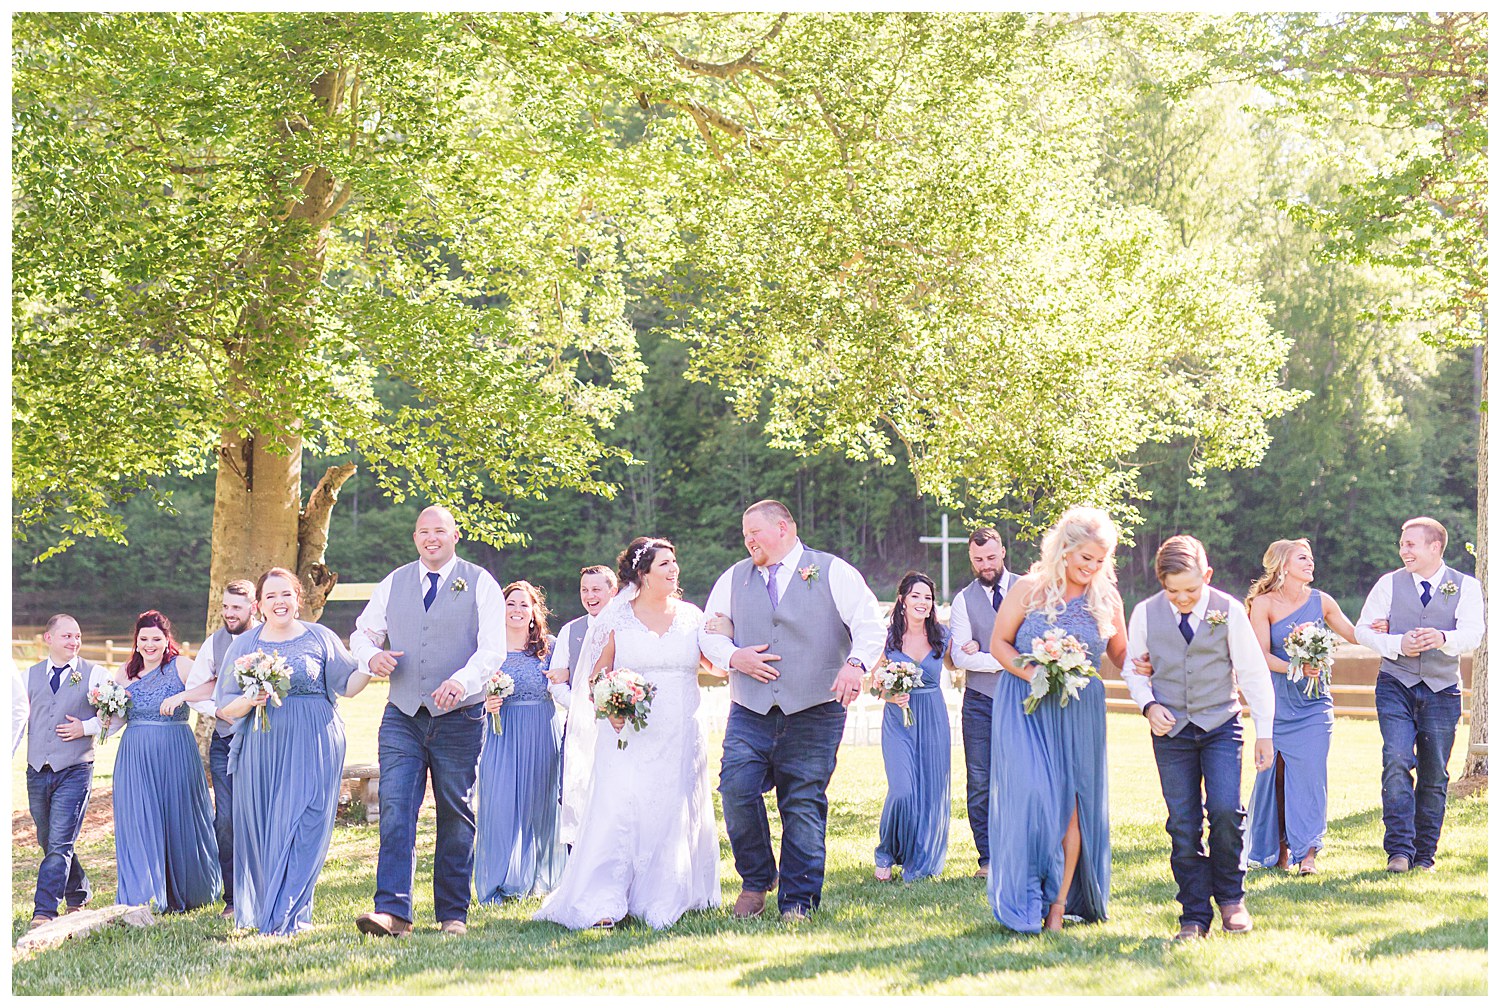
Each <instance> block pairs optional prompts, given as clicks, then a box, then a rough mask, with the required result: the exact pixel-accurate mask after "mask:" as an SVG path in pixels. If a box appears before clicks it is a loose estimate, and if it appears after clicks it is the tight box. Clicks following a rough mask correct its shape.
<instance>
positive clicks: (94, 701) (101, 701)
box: [89, 679, 130, 744]
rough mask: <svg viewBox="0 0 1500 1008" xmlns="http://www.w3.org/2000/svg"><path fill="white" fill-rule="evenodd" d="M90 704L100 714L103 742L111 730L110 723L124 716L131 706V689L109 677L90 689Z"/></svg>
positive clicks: (101, 738)
mask: <svg viewBox="0 0 1500 1008" xmlns="http://www.w3.org/2000/svg"><path fill="white" fill-rule="evenodd" d="M89 706H90V707H92V708H94V710H95V711H97V712H98V714H99V742H100V743H101V744H102V743H103V742H104V740H105V738H106V736H107V734H108V732H109V723H110V721H112V720H114V719H115V718H117V717H118V718H123V717H124V716H125V711H126V709H127V708H129V707H130V691H129V690H127V689H126V688H125V687H124V686H121V685H120V684H119V683H117V682H115V681H114V680H113V679H107V680H105V681H104V682H102V683H100V684H99V685H98V686H95V687H94V688H93V689H91V690H89Z"/></svg>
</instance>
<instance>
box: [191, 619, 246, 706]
mask: <svg viewBox="0 0 1500 1008" xmlns="http://www.w3.org/2000/svg"><path fill="white" fill-rule="evenodd" d="M254 627H255V624H254V623H249V624H247V625H246V626H245V630H244V631H241V633H243V632H245V631H248V630H251V629H253V628H254ZM215 633H217V631H215ZM212 642H213V634H209V635H208V640H206V641H204V642H203V643H202V645H200V646H199V648H198V657H197V658H195V659H193V669H192V671H191V672H189V673H188V678H187V688H188V689H193V688H194V687H196V686H201V685H203V684H204V683H206V682H208V681H209V680H210V679H217V678H218V677H219V669H218V667H217V666H216V665H215V664H214V649H213V643H212ZM229 643H230V644H231V645H233V644H234V637H233V636H231V637H230V638H229ZM188 706H189V707H191V708H193V710H195V711H197V712H198V713H199V714H202V715H203V716H204V717H206V718H210V719H211V718H215V717H217V716H218V713H219V708H217V707H215V706H214V698H213V697H212V696H209V697H208V699H206V700H189V701H188Z"/></svg>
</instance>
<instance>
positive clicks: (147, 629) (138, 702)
mask: <svg viewBox="0 0 1500 1008" xmlns="http://www.w3.org/2000/svg"><path fill="white" fill-rule="evenodd" d="M179 650H180V648H179V646H178V644H177V641H176V640H175V639H174V638H173V636H172V623H171V621H170V620H168V619H167V618H166V617H165V616H163V615H162V614H161V613H159V612H157V611H156V610H155V609H150V610H147V611H146V612H143V613H141V615H140V616H139V617H137V618H136V621H135V650H134V651H133V652H132V653H131V655H130V659H129V660H128V661H126V663H125V665H124V666H123V667H122V668H121V669H120V671H119V672H118V673H116V678H115V681H116V682H118V683H120V684H121V685H123V686H124V687H125V688H126V690H128V691H129V693H130V707H129V708H128V709H127V710H126V712H125V722H126V729H125V734H124V737H123V738H122V739H121V740H120V751H119V753H117V754H116V756H115V796H114V802H115V812H114V814H115V862H116V866H117V869H118V881H117V886H116V893H115V902H117V903H126V904H130V905H139V904H145V903H151V904H154V905H155V906H156V908H157V909H158V910H162V911H166V912H169V913H180V912H182V911H185V910H192V909H193V908H195V907H200V906H204V905H205V904H208V903H212V902H213V901H214V900H215V899H216V898H217V896H218V892H219V886H220V875H219V845H218V841H217V840H216V839H215V836H214V813H213V806H212V805H210V804H209V800H208V783H207V781H206V779H205V778H204V775H203V759H202V757H201V756H199V755H198V743H197V741H196V740H195V739H194V738H193V730H192V728H190V727H189V726H188V721H187V717H188V709H189V708H188V706H187V701H190V700H206V699H208V697H209V696H210V695H211V693H212V691H213V682H212V680H205V681H204V683H203V684H201V685H199V686H197V687H195V688H194V689H193V690H191V691H189V690H188V689H187V688H186V685H187V683H186V675H185V670H184V669H183V668H182V665H181V663H179V662H178V661H177V657H178V652H179Z"/></svg>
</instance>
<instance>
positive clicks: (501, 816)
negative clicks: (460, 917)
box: [474, 651, 565, 903]
mask: <svg viewBox="0 0 1500 1008" xmlns="http://www.w3.org/2000/svg"><path fill="white" fill-rule="evenodd" d="M501 668H502V669H503V670H504V671H505V672H506V673H508V674H509V675H510V677H511V679H513V680H514V681H515V687H516V688H515V692H514V693H513V694H511V695H510V696H509V697H507V698H506V700H505V704H504V706H502V707H501V708H500V719H501V726H502V731H501V732H500V733H499V734H497V733H496V732H495V729H494V727H493V725H491V724H490V718H489V717H488V715H486V717H485V726H484V748H483V750H481V751H480V754H479V811H478V815H477V817H476V831H475V835H474V892H475V893H476V896H477V898H478V900H479V902H481V903H499V902H501V901H503V900H505V899H508V898H511V897H518V896H544V895H546V894H547V893H549V892H551V891H552V889H553V888H554V887H555V886H556V885H557V880H558V877H559V876H560V875H561V874H562V869H563V864H564V861H565V851H564V848H563V845H562V842H561V840H560V839H559V836H558V825H559V818H558V813H559V811H560V808H561V807H560V805H559V804H558V795H559V791H560V788H561V785H562V759H561V745H562V731H561V727H560V726H559V725H558V724H557V721H556V719H555V718H554V717H553V703H552V698H551V696H550V695H549V694H548V693H547V674H546V668H547V663H546V661H545V660H543V659H540V658H535V657H533V656H531V655H528V654H526V653H524V652H521V651H511V652H509V653H508V654H507V655H506V656H505V664H504V665H502V666H501Z"/></svg>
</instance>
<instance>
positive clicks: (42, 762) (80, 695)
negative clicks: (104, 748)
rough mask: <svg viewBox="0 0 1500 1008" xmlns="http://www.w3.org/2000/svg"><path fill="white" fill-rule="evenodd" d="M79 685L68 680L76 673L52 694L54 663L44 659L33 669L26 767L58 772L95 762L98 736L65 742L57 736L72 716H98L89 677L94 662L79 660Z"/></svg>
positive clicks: (29, 677)
mask: <svg viewBox="0 0 1500 1008" xmlns="http://www.w3.org/2000/svg"><path fill="white" fill-rule="evenodd" d="M77 662H78V664H77V666H76V667H77V669H78V677H79V679H78V682H77V683H72V682H69V681H68V680H69V679H71V678H72V674H71V673H69V674H68V675H65V676H63V679H62V684H61V685H60V686H58V687H57V692H56V693H55V694H54V693H53V692H52V660H51V659H50V658H44V659H42V660H41V661H39V662H37V663H36V664H35V665H33V666H31V668H30V670H28V672H27V674H26V695H27V696H28V697H29V698H30V700H31V717H30V720H29V722H28V724H27V728H26V764H27V766H29V767H31V768H32V769H33V770H40V769H41V768H42V767H44V766H50V767H51V768H52V769H54V770H66V769H67V768H68V767H70V766H77V765H78V764H79V763H92V762H94V736H92V735H84V736H82V737H81V738H76V739H73V740H72V741H71V742H65V741H63V740H62V739H60V738H58V737H57V732H56V730H55V729H56V728H57V726H58V725H60V724H62V723H63V722H64V721H65V720H67V718H68V715H70V714H71V715H72V716H73V717H76V718H77V719H78V720H80V721H87V720H88V719H89V718H91V717H95V716H97V715H96V714H95V711H94V708H93V707H91V706H89V677H90V676H92V675H93V674H94V663H93V662H89V661H84V659H83V658H82V657H79V658H78V659H77Z"/></svg>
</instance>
